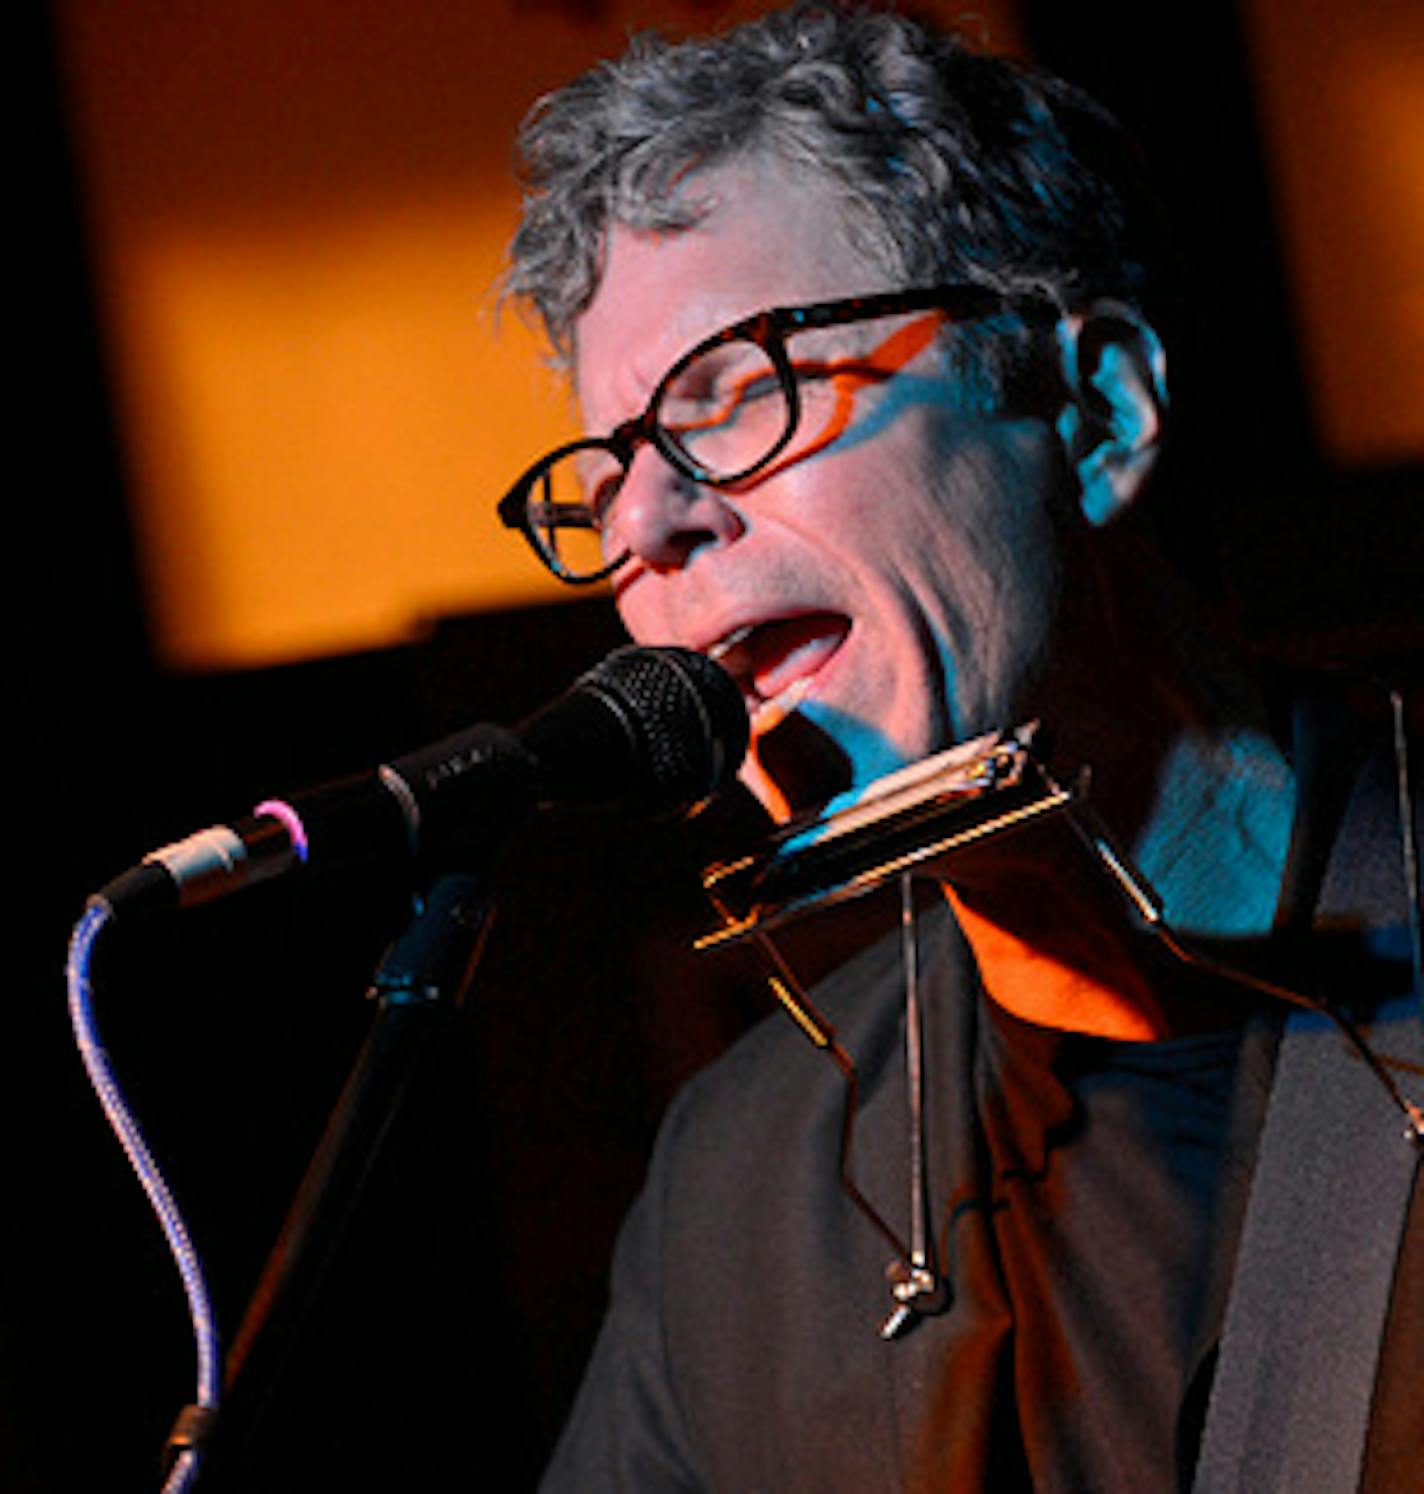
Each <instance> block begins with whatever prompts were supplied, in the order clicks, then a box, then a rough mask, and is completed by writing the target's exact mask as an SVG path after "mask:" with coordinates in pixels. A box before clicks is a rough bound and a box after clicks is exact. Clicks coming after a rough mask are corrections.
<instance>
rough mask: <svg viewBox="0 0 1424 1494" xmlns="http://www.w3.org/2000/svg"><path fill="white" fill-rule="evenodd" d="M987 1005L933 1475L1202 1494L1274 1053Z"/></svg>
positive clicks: (1221, 1038) (953, 1266) (955, 1237)
mask: <svg viewBox="0 0 1424 1494" xmlns="http://www.w3.org/2000/svg"><path fill="white" fill-rule="evenodd" d="M986 1007H987V1009H988V1011H989V1014H990V1020H988V1021H986V1022H983V1023H982V1024H981V1025H980V1027H979V1037H980V1041H979V1044H978V1052H977V1054H976V1057H975V1065H974V1070H975V1100H976V1104H975V1110H976V1112H977V1114H978V1117H979V1122H980V1126H981V1147H980V1153H981V1155H980V1172H979V1176H978V1178H977V1179H976V1180H975V1183H974V1186H973V1188H972V1190H971V1192H972V1194H973V1195H974V1196H972V1197H966V1198H965V1199H964V1200H963V1201H962V1203H961V1204H960V1206H959V1207H957V1208H956V1209H955V1210H954V1220H955V1223H954V1226H953V1231H952V1235H951V1238H950V1240H949V1241H948V1243H947V1249H946V1260H947V1261H948V1262H949V1265H950V1270H951V1272H952V1277H953V1281H954V1305H953V1307H952V1308H951V1310H950V1315H951V1317H952V1318H955V1319H957V1320H958V1321H957V1324H956V1325H955V1326H954V1327H952V1329H951V1333H950V1337H949V1344H948V1348H947V1353H946V1359H945V1370H944V1376H943V1380H942V1383H943V1384H944V1385H945V1386H946V1388H949V1387H952V1388H953V1389H952V1394H950V1395H948V1396H947V1397H946V1401H945V1406H944V1413H945V1414H944V1417H943V1419H941V1420H939V1421H937V1422H936V1423H935V1431H934V1439H935V1441H936V1442H939V1443H940V1444H941V1445H940V1447H939V1448H938V1450H937V1455H936V1456H933V1457H932V1458H931V1459H930V1461H931V1462H932V1463H933V1464H934V1465H935V1466H937V1467H940V1468H943V1469H944V1471H945V1476H946V1477H947V1480H948V1486H949V1487H953V1488H983V1487H987V1488H993V1489H1003V1490H1012V1489H1018V1488H1038V1489H1045V1490H1070V1489H1132V1490H1134V1491H1151V1490H1174V1489H1176V1488H1178V1487H1179V1486H1181V1487H1185V1486H1186V1483H1187V1482H1188V1481H1189V1478H1188V1477H1187V1476H1184V1475H1182V1474H1180V1472H1179V1470H1182V1469H1188V1470H1189V1469H1190V1467H1191V1465H1192V1462H1193V1460H1194V1454H1195V1446H1196V1440H1197V1437H1198V1435H1199V1432H1200V1410H1199V1409H1197V1408H1199V1407H1200V1406H1202V1405H1204V1392H1205V1386H1206V1384H1207V1383H1208V1382H1209V1370H1210V1346H1211V1344H1212V1343H1214V1341H1215V1339H1216V1336H1217V1333H1218V1331H1219V1327H1220V1317H1221V1310H1222V1302H1223V1299H1224V1291H1223V1287H1224V1281H1223V1276H1224V1274H1225V1272H1226V1270H1227V1269H1228V1263H1229V1261H1230V1258H1231V1252H1232V1248H1233V1246H1234V1241H1235V1237H1236V1231H1237V1227H1238V1224H1239V1219H1240V1213H1241V1209H1242V1206H1243V1203H1244V1196H1245V1195H1244V1184H1245V1181H1246V1178H1247V1175H1248V1169H1247V1167H1246V1166H1245V1165H1243V1157H1249V1147H1246V1148H1245V1149H1243V1147H1242V1145H1241V1143H1242V1141H1244V1140H1245V1138H1247V1137H1249V1136H1250V1135H1251V1134H1252V1133H1253V1132H1254V1130H1255V1127H1256V1125H1257V1124H1258V1122H1259V1114H1260V1105H1259V1103H1258V1102H1256V1101H1254V1100H1252V1099H1251V1096H1253V1095H1259V1094H1262V1093H1263V1092H1264V1086H1263V1085H1262V1084H1260V1083H1259V1082H1257V1080H1256V1077H1255V1076H1256V1075H1257V1074H1258V1073H1259V1072H1261V1071H1262V1070H1263V1069H1264V1070H1265V1071H1266V1072H1268V1071H1269V1047H1270V1045H1269V1042H1268V1041H1267V1040H1265V1038H1264V1035H1263V1037H1262V1038H1255V1039H1252V1041H1251V1042H1250V1043H1249V1044H1246V1043H1245V1039H1244V1038H1243V1032H1242V1030H1241V1029H1239V1028H1238V1029H1236V1030H1233V1031H1229V1032H1225V1033H1220V1034H1210V1035H1206V1036H1193V1037H1187V1038H1180V1039H1172V1040H1168V1041H1162V1042H1153V1043H1129V1042H1110V1041H1106V1040H1101V1039H1086V1038H1078V1037H1070V1036H1065V1035H1062V1034H1058V1033H1053V1032H1050V1031H1048V1030H1046V1029H1041V1028H1037V1027H1034V1026H1032V1025H1031V1024H1029V1023H1026V1022H1022V1021H1019V1020H1017V1019H1015V1018H1014V1017H1012V1016H1010V1015H1008V1014H1007V1013H1005V1012H1003V1011H1001V1010H999V1009H998V1008H997V1007H994V1006H993V1005H992V1004H990V1003H986ZM1243 1045H1244V1046H1246V1047H1248V1048H1249V1050H1250V1052H1249V1055H1248V1062H1249V1065H1250V1069H1251V1074H1252V1077H1251V1081H1250V1082H1249V1083H1248V1084H1247V1085H1246V1086H1245V1089H1246V1101H1245V1110H1246V1112H1247V1113H1245V1114H1243V1113H1242V1106H1241V1105H1239V1104H1238V1093H1239V1091H1240V1090H1241V1089H1242V1085H1241V1084H1240V1083H1239V1082H1238V1081H1239V1076H1238V1063H1239V1061H1241V1060H1242V1054H1243ZM1184 1413H1185V1414H1184Z"/></svg>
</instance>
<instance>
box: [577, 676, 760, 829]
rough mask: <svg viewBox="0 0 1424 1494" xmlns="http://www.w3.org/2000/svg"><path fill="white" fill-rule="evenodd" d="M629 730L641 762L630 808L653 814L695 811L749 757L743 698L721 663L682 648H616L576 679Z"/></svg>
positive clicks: (628, 795) (628, 798)
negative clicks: (599, 697)
mask: <svg viewBox="0 0 1424 1494" xmlns="http://www.w3.org/2000/svg"><path fill="white" fill-rule="evenodd" d="M579 684H580V686H581V687H583V688H589V689H592V690H596V691H597V692H598V693H599V694H600V695H602V696H603V698H604V700H605V701H606V702H607V703H608V704H609V705H610V706H612V707H613V709H615V710H616V711H617V712H618V713H619V715H620V716H622V717H623V718H624V720H625V722H626V723H627V724H628V726H629V728H630V730H631V731H632V733H633V734H634V735H635V736H636V738H637V740H638V743H639V749H640V750H639V752H638V753H637V756H638V757H639V758H640V759H641V761H640V762H638V763H637V764H636V765H635V767H636V771H635V772H634V773H633V774H632V775H630V779H629V781H628V782H627V783H626V784H625V792H624V794H623V795H622V796H621V802H622V803H623V805H624V807H625V808H628V809H633V810H637V811H639V812H642V813H650V814H674V813H678V812H685V811H690V810H692V809H695V808H696V807H697V806H698V805H700V804H703V803H705V802H706V801H707V800H708V799H709V798H711V797H712V796H713V795H714V794H717V793H719V792H720V791H721V790H722V789H724V788H726V787H727V786H728V785H729V784H730V783H731V782H732V780H733V779H734V778H735V777H736V774H737V769H738V768H740V767H741V765H742V759H743V758H744V757H745V756H746V751H747V741H748V737H749V734H750V727H749V723H748V721H747V710H746V705H745V704H744V702H743V700H742V692H741V691H740V690H739V689H738V688H737V686H736V684H735V683H734V682H733V680H732V677H731V675H729V674H728V673H727V671H726V670H725V669H723V668H722V666H721V665H720V664H714V663H713V662H712V660H711V659H708V658H706V657H705V656H704V655H702V654H699V653H694V652H693V651H692V650H691V649H685V648H637V647H628V648H621V649H617V650H615V651H614V652H613V653H611V654H609V655H608V657H607V658H606V659H604V660H603V661H602V662H601V663H599V664H596V665H594V667H593V668H592V669H590V670H589V671H588V673H587V674H585V675H584V676H583V677H582V679H581V680H580V681H579Z"/></svg>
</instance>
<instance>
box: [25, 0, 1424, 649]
mask: <svg viewBox="0 0 1424 1494" xmlns="http://www.w3.org/2000/svg"><path fill="white" fill-rule="evenodd" d="M759 8H760V7H759V6H757V5H754V4H715V3H707V0H704V3H701V4H696V3H691V0H685V3H670V0H663V3H660V4H653V3H642V4H639V3H631V0H629V3H612V0H610V3H598V0H582V3H580V0H563V3H559V0H545V3H543V4H540V3H537V0H524V3H517V0H497V3H485V4H472V3H469V0H444V3H437V0H423V3H421V4H419V5H415V6H394V5H390V4H388V3H383V0H301V3H292V0H244V3H243V4H241V5H174V4H171V3H169V0H123V3H121V4H96V3H93V0H58V3H57V4H56V8H55V14H56V22H57V26H58V30H59V39H60V45H61V60H62V64H63V66H64V70H65V81H66V85H67V89H68V95H69V105H70V112H71V118H72V124H73V128H74V132H75V136H76V142H77V149H78V154H79V159H80V165H81V173H82V178H83V181H82V186H83V192H84V199H85V210H86V213H87V230H88V234H89V241H90V247H91V252H92V254H93V257H94V263H95V268H96V275H97V279H98V288H99V294H100V302H101V307H102V314H103V322H104V335H105V338H106V343H107V349H108V357H109V363H110V371H111V380H112V385H113V389H114V397H115V400H116V402H117V405H118V412H119V420H120V429H121V431H122V439H123V443H124V452H125V459H126V463H127V471H128V482H129V489H130V493H131V503H132V510H133V523H134V526H135V531H136V539H137V546H138V550H139V554H140V563H141V567H142V582H143V586H144V589H145V595H146V598H147V607H148V612H149V618H150V628H151V631H152V635H153V638H154V642H155V646H156V648H157V650H158V653H159V656H160V658H161V660H162V661H163V662H164V663H165V664H166V665H167V666H169V667H171V668H175V669H180V670H193V669H213V668H218V669H221V668H229V667H249V666H260V665H264V664H268V663H274V662H280V661H284V660H290V659H300V658H310V657H316V656H321V655H326V654H332V653H338V652H343V651H348V650H353V649H366V648H371V647H379V646H383V645H385V644H388V643H392V642H396V641H400V640H405V639H408V638H410V637H412V636H413V635H416V634H418V633H419V631H420V629H421V627H422V625H423V624H424V623H426V622H428V621H429V620H431V619H433V618H435V617H438V616H440V615H442V614H448V613H452V612H469V611H472V610H479V609H485V608H497V607H504V606H509V605H513V604H523V603H528V602H534V601H543V600H559V599H562V598H563V597H565V596H567V593H566V592H565V591H563V590H562V589H561V588H558V587H556V586H555V585H554V584H553V583H552V582H545V581H544V580H543V579H542V578H541V576H540V574H539V573H538V572H537V570H536V569H535V567H534V566H533V564H532V563H531V561H530V560H529V558H528V557H527V556H526V554H525V552H524V549H523V546H522V543H521V542H520V541H519V540H518V539H517V538H516V537H514V536H512V535H509V534H507V533H506V532H505V531H504V530H502V529H501V528H500V527H499V526H498V524H497V522H496V521H495V519H494V517H493V512H492V509H493V504H494V502H495V501H496V499H497V498H498V496H499V495H500V493H501V492H502V491H503V490H504V488H505V486H506V485H507V484H508V482H509V481H510V480H511V479H512V477H513V476H514V475H515V474H516V473H517V472H518V471H519V470H520V468H521V467H522V466H523V465H524V464H525V463H526V462H527V461H528V460H529V459H530V457H531V456H533V455H534V454H537V453H538V452H539V451H540V450H541V449H542V448H544V447H546V446H548V445H550V444H552V443H553V442H555V441H556V440H559V439H562V438H563V437H564V435H565V434H566V433H567V432H568V431H569V430H570V428H571V426H572V415H571V411H570V409H569V407H568V404H567V401H566V398H565V395H564V392H563V390H562V388H561V386H560V384H559V382H558V381H557V379H556V378H555V377H554V376H553V375H552V374H551V373H550V372H549V371H547V370H546V369H545V368H544V366H543V364H542V362H541V354H540V349H539V346H538V344H537V342H536V340H535V338H534V336H533V335H532V334H531V332H530V331H529V329H527V328H526V327H524V326H523V325H522V324H521V323H520V322H519V320H518V318H517V317H516V316H515V315H514V314H512V313H509V314H506V315H504V316H502V317H497V316H496V314H495V306H494V299H493V293H492V289H491V288H492V286H493V283H494V282H495V280H496V277H497V275H498V273H499V269H500V265H501V261H502V256H503V252H504V245H505V243H506V241H507V239H508V237H509V234H510V232H511V231H512V227H513V224H514V221H515V215H516V208H517V203H516V195H515V189H514V186H513V181H512V173H511V169H510V163H511V140H512V137H513V133H514V130H515V126H516V124H517V121H518V120H519V118H520V116H521V115H522V114H523V113H524V111H525V110H526V109H527V107H528V106H529V104H530V103H531V102H532V100H533V99H534V98H536V97H537V96H538V95H539V94H540V93H541V92H543V91H544V90H546V89H547V88H549V87H552V86H554V85H556V84H557V83H559V82H561V81H563V80H565V79H567V78H568V77H570V76H571V75H572V74H573V73H575V72H576V71H578V70H579V69H581V68H582V67H584V66H586V65H587V64H588V63H589V62H590V61H592V60H593V59H595V58H597V57H599V56H604V55H608V54H609V53H611V52H614V51H616V50H618V49H619V47H620V46H621V44H622V39H623V38H624V37H625V35H626V34H627V32H628V31H629V30H630V29H632V28H634V27H638V26H642V25H646V24H651V23H655V22H657V21H664V22H667V23H669V24H672V25H684V24H685V25H691V26H706V25H708V24H712V23H713V22H716V23H721V22H722V21H724V20H730V19H732V18H734V17H736V16H738V15H741V14H746V13H749V12H752V11H755V10H757V9H759ZM943 8H944V9H945V11H946V13H948V14H959V10H958V8H957V7H949V6H945V7H943ZM1409 9H1410V8H1409V7H1404V6H1391V5H1389V4H1388V3H1386V0H1362V3H1354V4H1345V3H1343V0H1250V4H1249V6H1248V11H1249V19H1250V22H1251V30H1252V36H1253V40H1254V43H1255V46H1256V52H1257V58H1258V71H1259V74H1260V76H1261V78H1262V80H1263V84H1262V87H1263V91H1262V100H1263V105H1264V107H1265V110H1266V116H1267V117H1266V125H1267V138H1268V140H1269V141H1270V142H1271V143H1272V145H1273V147H1274V149H1275V152H1276V155H1277V158H1278V164H1279V181H1280V189H1281V194H1282V197H1281V211H1282V213H1283V216H1284V219H1285V222H1286V225H1287V237H1288V240H1289V241H1290V242H1291V243H1292V244H1293V245H1295V246H1296V247H1297V248H1298V250H1299V251H1300V252H1299V254H1298V256H1297V259H1296V265H1295V269H1296V284H1295V287H1294V289H1295V292H1296V295H1297V299H1298V304H1299V305H1300V307H1301V308H1302V310H1301V317H1302V327H1303V329H1304V330H1303V336H1304V340H1305V343H1306V346H1307V353H1308V356H1309V358H1310V361H1311V366H1312V369H1313V371H1314V375H1315V388H1316V398H1317V404H1318V418H1319V420H1320V423H1321V427H1322V431H1323V433H1324V436H1325V439H1326V441H1327V445H1328V446H1329V449H1330V451H1331V453H1332V455H1333V456H1334V457H1335V458H1336V459H1337V460H1339V461H1341V462H1342V463H1350V462H1355V461H1375V460H1390V459H1393V458H1397V457H1401V456H1415V455H1418V454H1419V453H1420V452H1421V451H1424V281H1421V276H1424V132H1421V130H1420V127H1419V123H1418V122H1419V120H1420V119H1421V118H1424V96H1421V91H1420V83H1421V80H1420V75H1419V72H1418V70H1417V68H1411V67H1410V66H1409V65H1408V59H1409V56H1410V49H1411V47H1412V46H1413V44H1414V42H1416V41H1417V40H1418V36H1417V33H1418V31H1419V22H1418V19H1417V16H1416V18H1414V19H1412V20H1406V19H1405V14H1404V13H1405V11H1406V10H1409ZM975 14H976V15H977V16H978V17H979V18H980V21H979V25H980V26H981V28H982V29H983V31H984V32H985V34H986V36H987V37H988V39H989V40H990V41H991V42H992V43H993V44H995V45H997V46H999V47H1002V48H1007V49H1009V50H1015V49H1016V46H1017V41H1018V35H1019V30H1018V27H1017V26H1016V24H1015V20H1014V11H1013V6H1012V3H1011V0H1001V3H995V4H990V5H980V6H978V7H976V10H975ZM1332 21H1333V26H1332V24H1331V22H1332ZM1406 30H1408V31H1410V32H1411V35H1410V36H1406V35H1405V32H1406ZM1336 32H1338V33H1339V36H1338V37H1337V36H1336V35H1335V33H1336ZM1417 55H1418V53H1417V49H1416V50H1415V52H1414V56H1415V59H1416V60H1417ZM1386 214H1387V215H1388V216H1385V215H1386ZM1263 376H1268V375H1264V374H1263Z"/></svg>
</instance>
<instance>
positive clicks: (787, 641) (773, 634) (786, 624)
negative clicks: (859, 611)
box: [707, 612, 850, 718]
mask: <svg viewBox="0 0 1424 1494" xmlns="http://www.w3.org/2000/svg"><path fill="white" fill-rule="evenodd" d="M849 632H850V619H849V618H847V617H844V616H842V615H841V614H839V613H834V612H804V613H800V614H798V615H797V616H795V617H784V618H776V619H774V620H772V621H770V622H765V623H754V624H751V625H749V626H747V627H744V628H739V629H737V631H736V632H734V633H730V634H728V636H727V637H726V638H723V639H722V640H721V641H720V642H718V643H717V644H716V645H715V646H714V647H712V648H710V649H709V650H708V651H707V653H708V657H709V658H711V659H713V660H714V661H715V662H717V663H718V664H720V665H721V666H722V667H723V668H724V669H725V670H726V671H727V672H728V674H730V675H731V676H732V678H733V679H734V680H735V681H736V682H737V684H738V685H739V686H740V687H741V690H742V693H743V694H744V695H746V697H747V706H748V709H749V710H750V711H752V713H753V716H754V718H755V716H756V714H757V712H758V710H759V709H760V708H761V707H762V706H764V705H766V704H768V703H771V702H775V701H777V700H779V699H780V698H781V697H783V696H785V695H786V694H787V692H788V691H791V690H794V689H799V690H800V692H801V693H804V692H805V689H806V687H807V684H808V683H809V681H810V678H811V676H812V675H814V674H816V673H817V671H819V670H820V669H821V668H822V667H823V666H824V665H825V664H826V662H827V661H828V660H829V659H830V657H831V656H832V655H833V654H834V653H835V652H836V650H837V649H839V648H840V646H841V644H842V643H844V642H845V639H846V635H847V634H848V633H849ZM798 698H799V696H798Z"/></svg>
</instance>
